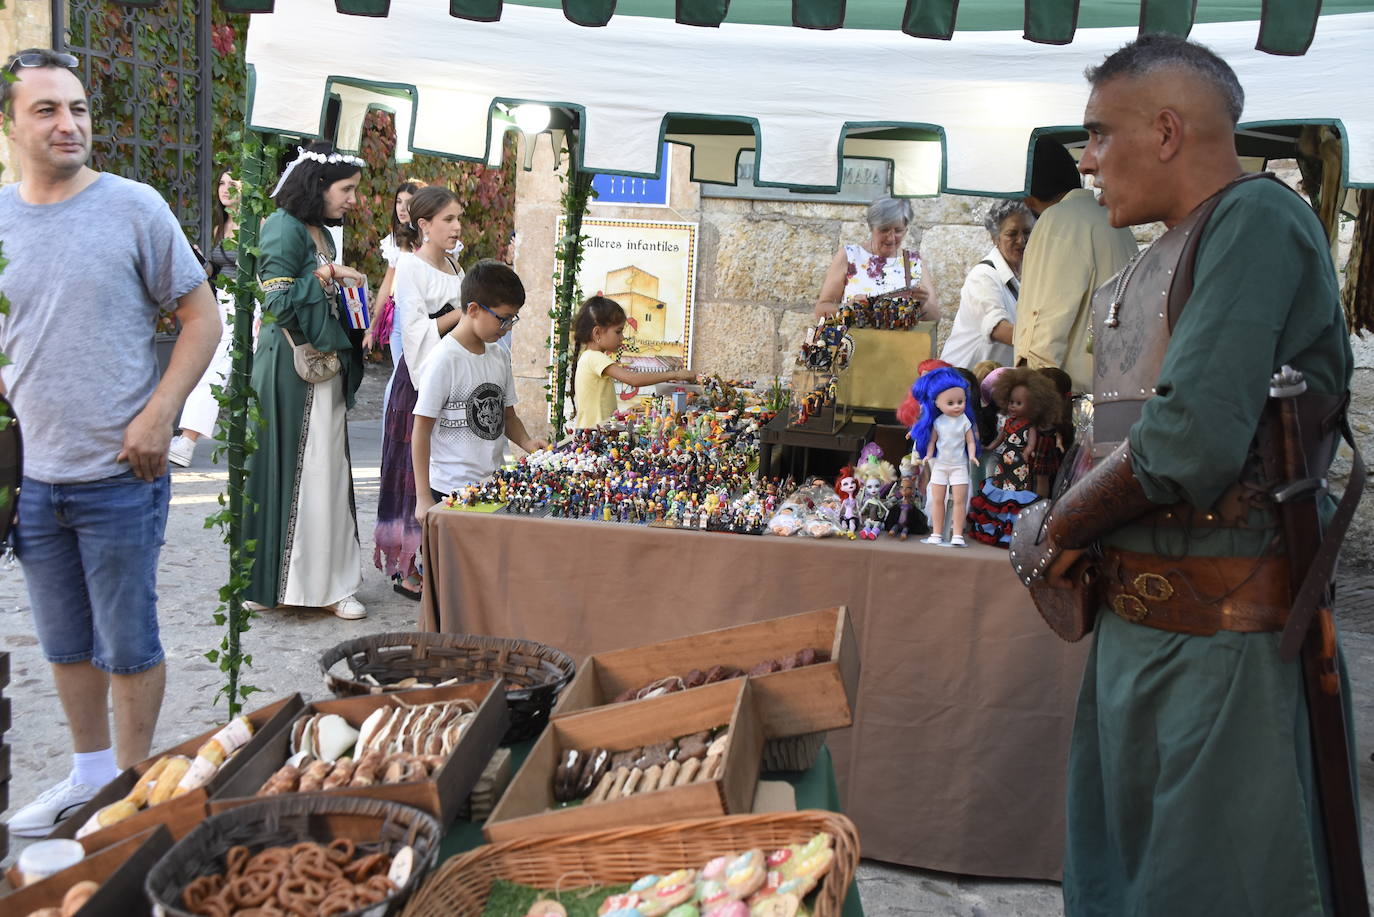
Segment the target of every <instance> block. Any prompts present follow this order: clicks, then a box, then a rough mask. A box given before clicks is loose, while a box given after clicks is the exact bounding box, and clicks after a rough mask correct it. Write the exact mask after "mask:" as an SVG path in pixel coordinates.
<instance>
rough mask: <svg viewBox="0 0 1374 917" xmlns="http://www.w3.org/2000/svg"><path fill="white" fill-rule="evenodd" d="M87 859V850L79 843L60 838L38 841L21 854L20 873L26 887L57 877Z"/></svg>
mask: <svg viewBox="0 0 1374 917" xmlns="http://www.w3.org/2000/svg"><path fill="white" fill-rule="evenodd" d="M85 858H86V848H85V847H82V846H81V844H80V842H79V841H73V840H70V839H68V838H60V839H56V840H50V841H38V842H36V843H33V844H30V845H29V846H27V847H25V848H24V850H23V852H21V853H20V854H19V872H20V874H21V875H22V876H23V877H24V884H25V885H32V884H33V883H35V882H37V881H38V880H40V879H46V878H47V877H48V876H51V875H56V874H57V873H59V872H61V871H62V870H64V869H67V868H68V867H71V866H75V865H76V864H77V863H80V862H81V861H82V860H84V859H85Z"/></svg>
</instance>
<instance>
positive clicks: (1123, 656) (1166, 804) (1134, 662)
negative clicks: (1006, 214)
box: [1064, 181, 1354, 917]
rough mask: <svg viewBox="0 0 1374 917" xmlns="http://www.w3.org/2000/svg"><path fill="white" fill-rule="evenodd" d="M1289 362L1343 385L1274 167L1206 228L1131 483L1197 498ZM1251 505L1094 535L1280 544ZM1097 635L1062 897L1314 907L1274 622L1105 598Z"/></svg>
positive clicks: (1222, 474) (1284, 915)
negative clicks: (1202, 631)
mask: <svg viewBox="0 0 1374 917" xmlns="http://www.w3.org/2000/svg"><path fill="white" fill-rule="evenodd" d="M1285 363H1287V364H1291V365H1293V366H1295V367H1297V368H1298V369H1300V370H1302V371H1303V372H1304V373H1305V374H1306V378H1307V382H1308V385H1309V387H1310V388H1311V389H1312V390H1314V391H1317V392H1321V393H1325V394H1333V393H1340V392H1343V391H1345V389H1346V388H1347V387H1348V385H1349V380H1350V375H1351V367H1352V356H1351V350H1350V341H1349V337H1348V335H1347V332H1346V324H1345V318H1344V315H1343V314H1342V311H1341V307H1340V301H1339V297H1338V295H1337V290H1336V283H1335V272H1334V269H1333V267H1332V263H1331V258H1330V255H1329V253H1328V250H1327V246H1326V239H1325V236H1324V234H1323V232H1322V230H1321V226H1320V224H1319V223H1318V221H1317V220H1316V218H1315V217H1314V216H1313V214H1312V212H1311V210H1310V209H1309V208H1308V207H1307V206H1306V205H1305V204H1303V203H1302V202H1301V201H1300V200H1299V199H1298V197H1297V196H1296V195H1294V194H1291V193H1289V192H1288V191H1286V190H1284V189H1283V188H1281V187H1279V186H1278V185H1277V184H1275V183H1273V182H1269V181H1253V182H1247V183H1245V184H1243V185H1241V186H1240V187H1238V188H1236V189H1235V190H1233V191H1232V192H1230V193H1229V194H1228V195H1227V197H1226V198H1225V199H1224V200H1223V202H1222V203H1221V204H1220V205H1219V206H1218V208H1217V210H1216V212H1215V214H1214V215H1213V216H1212V219H1211V221H1210V222H1209V223H1208V224H1207V226H1206V228H1205V230H1204V235H1203V237H1202V242H1201V245H1200V248H1199V252H1198V259H1197V279H1196V282H1195V285H1194V290H1193V295H1192V297H1191V298H1190V299H1189V301H1188V305H1187V307H1186V308H1185V309H1184V311H1183V314H1182V316H1181V318H1180V319H1179V321H1178V324H1177V325H1176V327H1175V328H1174V333H1173V337H1172V339H1171V341H1170V344H1169V348H1168V352H1167V354H1166V356H1165V360H1164V365H1163V367H1162V370H1161V372H1160V377H1159V383H1158V386H1157V388H1158V392H1159V393H1158V395H1156V396H1155V397H1153V398H1151V399H1150V400H1149V401H1147V402H1146V404H1145V407H1144V410H1143V412H1142V415H1141V418H1140V420H1139V421H1138V422H1137V423H1136V425H1135V426H1134V427H1133V428H1132V429H1131V432H1130V441H1131V449H1132V453H1133V457H1134V469H1135V473H1136V476H1137V477H1138V478H1139V479H1140V481H1141V482H1142V484H1143V485H1144V488H1145V492H1146V494H1147V495H1148V496H1149V497H1150V498H1151V499H1152V500H1154V501H1156V502H1159V503H1170V502H1174V501H1178V500H1182V501H1185V502H1187V503H1189V504H1191V505H1192V506H1194V507H1211V506H1213V505H1214V504H1215V502H1216V501H1217V499H1218V498H1219V497H1220V496H1221V494H1222V493H1223V492H1224V491H1225V490H1226V489H1227V488H1228V487H1229V486H1230V485H1231V483H1232V482H1234V481H1235V480H1237V478H1238V477H1239V474H1240V470H1241V466H1242V463H1243V462H1244V460H1245V456H1246V451H1247V448H1248V445H1249V443H1250V442H1251V439H1252V436H1253V434H1254V430H1255V428H1256V426H1257V424H1258V422H1259V419H1260V415H1261V411H1262V409H1263V407H1264V403H1265V399H1266V397H1267V396H1268V390H1269V378H1270V375H1271V374H1272V373H1273V372H1274V371H1275V370H1276V369H1278V368H1279V367H1280V366H1281V365H1283V364H1285ZM1250 522H1251V526H1252V528H1250V529H1213V530H1208V531H1202V530H1197V529H1188V528H1184V527H1174V528H1170V529H1165V528H1146V527H1144V526H1128V527H1126V528H1123V529H1121V530H1119V531H1117V532H1116V533H1114V534H1113V535H1112V536H1111V537H1110V538H1108V539H1106V541H1107V542H1108V543H1110V544H1113V545H1115V546H1117V547H1121V548H1125V549H1128V550H1132V551H1143V552H1149V553H1155V554H1161V555H1167V556H1182V555H1187V554H1192V555H1210V556H1249V557H1255V556H1259V555H1261V554H1265V553H1282V552H1283V545H1282V541H1283V539H1282V535H1281V534H1280V532H1279V530H1278V528H1277V525H1278V520H1277V517H1276V516H1275V515H1273V514H1272V513H1268V512H1267V511H1266V512H1259V511H1256V512H1254V513H1253V514H1252V518H1251V520H1250ZM1285 599H1286V596H1275V600H1276V601H1280V602H1282V601H1284V600H1285ZM1094 641H1095V642H1094V646H1093V648H1092V651H1091V654H1090V656H1089V658H1088V665H1087V671H1086V673H1085V675H1084V681H1083V688H1082V693H1081V695H1080V697H1079V703H1078V716H1077V721H1076V723H1075V726H1074V736H1073V742H1072V747H1071V753H1070V765H1069V801H1068V815H1069V840H1068V851H1067V856H1066V860H1065V867H1064V903H1065V912H1066V913H1067V914H1068V915H1070V917H1082V915H1092V917H1098V915H1100V917H1145V915H1151V917H1157V915H1169V917H1184V915H1194V914H1195V915H1207V917H1218V915H1241V914H1244V915H1274V917H1304V915H1319V914H1323V913H1329V904H1327V903H1326V900H1325V899H1326V898H1327V896H1328V894H1329V891H1328V889H1327V879H1326V877H1325V869H1326V853H1325V845H1324V842H1323V839H1322V835H1321V825H1320V816H1319V813H1318V810H1317V807H1316V806H1317V802H1316V793H1315V787H1314V782H1313V764H1312V754H1311V743H1310V735H1309V733H1308V719H1307V709H1306V701H1305V698H1304V695H1303V689H1302V683H1301V673H1300V671H1299V667H1300V666H1299V663H1296V662H1294V663H1284V662H1282V661H1281V660H1280V659H1279V654H1278V644H1279V636H1278V634H1268V633H1263V634H1241V633H1231V632H1224V631H1223V632H1221V633H1218V634H1216V635H1215V636H1212V637H1191V636H1185V635H1181V634H1174V633H1169V632H1166V631H1162V630H1155V629H1152V628H1149V627H1144V626H1142V625H1137V624H1132V623H1128V622H1127V621H1125V620H1123V619H1122V618H1119V617H1118V616H1116V615H1115V614H1113V613H1112V612H1111V611H1110V610H1108V609H1106V608H1104V609H1103V610H1102V612H1100V613H1099V615H1098V619H1097V625H1096V629H1095V636H1094ZM1343 687H1344V688H1345V702H1346V709H1347V722H1348V721H1349V704H1350V696H1349V689H1348V685H1344V684H1343ZM1350 738H1351V744H1352V747H1353V741H1354V737H1353V733H1352V734H1351V736H1350Z"/></svg>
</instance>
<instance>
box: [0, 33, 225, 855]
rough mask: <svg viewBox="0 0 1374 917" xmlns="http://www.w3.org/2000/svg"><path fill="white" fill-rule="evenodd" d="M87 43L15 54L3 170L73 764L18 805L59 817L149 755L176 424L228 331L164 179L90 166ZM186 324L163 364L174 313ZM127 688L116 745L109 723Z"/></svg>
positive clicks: (0, 330) (18, 339) (10, 272)
mask: <svg viewBox="0 0 1374 917" xmlns="http://www.w3.org/2000/svg"><path fill="white" fill-rule="evenodd" d="M76 64H77V61H76V59H75V58H73V57H71V56H70V55H67V54H58V53H56V52H53V51H48V50H30V51H21V52H19V53H18V54H15V55H13V56H11V57H10V59H9V62H8V63H7V64H6V72H7V73H8V74H11V75H12V76H13V77H14V82H0V113H2V114H3V121H4V124H5V127H6V128H7V129H8V132H9V135H10V139H11V141H12V142H13V144H14V149H15V152H16V154H17V158H18V162H19V167H20V176H19V177H20V182H19V184H17V185H10V186H7V187H5V188H3V189H0V243H2V244H3V245H4V254H5V257H6V258H7V259H8V261H9V264H8V266H7V267H6V269H5V271H4V273H3V274H0V292H3V293H4V294H5V296H6V297H8V299H9V301H10V312H9V315H7V316H3V317H0V351H3V352H4V353H5V355H6V356H7V357H8V358H9V359H10V360H11V361H12V363H11V365H9V366H6V367H4V369H3V371H0V391H3V392H4V393H5V394H6V395H7V396H8V397H9V399H10V401H11V403H12V405H13V408H14V414H15V416H16V417H17V418H18V420H19V425H20V429H21V430H22V431H23V435H24V460H25V466H24V481H23V485H22V487H21V489H20V494H19V506H18V510H19V519H18V523H17V525H16V527H15V530H14V547H15V553H16V554H17V555H18V557H19V561H20V563H21V564H22V565H23V568H24V579H25V583H26V585H27V587H28V591H29V601H30V605H31V606H32V608H33V621H34V629H35V630H36V631H37V633H38V639H39V643H40V644H41V645H42V647H43V654H44V656H45V657H46V658H47V660H48V662H50V663H51V664H52V670H53V678H54V681H55V682H56V684H57V691H58V695H59V697H60V698H61V700H62V706H63V709H64V710H65V712H66V714H67V722H68V725H69V728H70V729H71V734H72V745H73V752H74V753H73V767H72V771H71V774H70V775H69V776H68V777H67V778H66V779H65V780H63V781H61V782H60V783H58V784H57V785H55V786H53V787H51V788H50V789H49V790H47V791H46V792H44V793H43V794H42V795H41V796H39V798H38V799H37V800H35V801H34V802H32V803H30V804H29V805H27V806H25V807H24V808H22V809H20V810H19V811H18V812H16V813H15V814H14V815H13V816H12V817H11V818H10V820H9V830H10V833H12V834H17V835H20V836H26V837H41V836H43V835H46V834H47V833H48V832H49V831H51V830H52V828H53V827H54V826H55V825H56V824H57V823H58V822H60V821H61V820H62V819H63V818H65V817H67V816H68V815H70V814H71V813H72V812H73V811H75V810H76V808H78V807H79V806H80V805H82V804H84V803H85V802H86V801H87V800H88V799H90V798H91V796H93V795H94V794H95V792H96V790H98V789H99V788H100V787H101V786H103V785H104V784H105V783H107V782H108V781H109V780H111V779H113V778H114V777H115V776H117V775H118V773H119V770H120V769H121V768H125V767H129V766H131V765H132V764H134V763H135V762H137V761H139V760H141V759H143V758H145V757H147V755H148V752H149V748H150V746H151V744H152V737H153V727H154V726H155V725H156V723H157V715H158V712H159V710H160V709H161V706H162V695H163V690H164V686H165V682H166V666H165V664H164V662H163V652H162V645H161V642H160V640H159V639H158V624H157V600H156V595H155V593H154V588H155V583H156V573H157V557H158V553H159V550H160V548H161V546H162V539H163V533H164V530H165V527H166V521H167V504H168V500H169V496H170V493H169V481H168V475H167V447H168V444H169V442H170V441H171V436H172V424H173V422H174V421H175V420H176V417H177V414H178V413H179V412H180V411H181V405H182V402H184V401H185V400H186V396H187V394H188V393H189V392H190V391H191V389H192V387H193V386H194V385H195V384H196V381H197V380H198V379H199V378H200V376H201V374H202V373H203V372H204V371H205V367H206V366H207V365H208V364H209V362H210V356H211V354H212V353H213V352H214V349H215V345H216V343H217V342H218V340H219V336H220V320H219V317H218V316H217V314H216V312H215V300H214V296H213V294H212V293H211V292H210V288H209V285H208V284H207V283H206V282H205V272H204V270H203V269H202V268H201V266H200V263H199V261H198V260H197V259H196V257H195V254H194V253H193V252H192V250H191V247H190V245H189V243H188V242H187V241H186V237H185V236H184V235H183V234H182V232H181V228H180V227H179V226H178V225H177V221H176V219H175V218H174V217H173V216H172V214H171V211H169V210H168V209H167V204H166V203H165V202H164V201H163V200H162V198H161V197H159V196H158V193H157V192H156V191H154V190H153V189H152V188H149V187H148V186H146V185H142V184H139V183H137V182H132V181H128V180H126V179H123V178H120V177H119V176H117V175H111V174H109V173H101V172H96V171H94V170H92V169H91V168H89V167H88V166H87V164H86V163H87V161H88V160H89V159H90V153H91V139H90V138H91V118H90V113H89V109H88V106H87V101H86V92H85V89H84V88H83V87H82V85H81V81H80V80H79V79H77V77H76V75H75V74H74V73H73V72H72V71H71V70H70V69H69V68H71V67H74V66H76ZM163 308H171V309H172V310H173V311H174V313H175V315H176V317H177V318H178V319H179V320H180V322H181V326H182V331H181V335H180V337H179V338H178V340H177V344H176V347H175V348H174V350H173V351H172V358H171V364H170V365H169V366H168V368H167V373H166V374H165V375H164V376H163V377H162V378H161V379H160V380H159V378H158V371H157V359H156V355H155V352H154V347H153V340H154V337H153V336H154V327H155V324H156V321H157V316H158V313H159V311H160V310H161V309H163ZM110 696H112V697H113V714H114V725H115V739H116V742H117V751H118V755H117V757H116V749H115V748H112V747H111V741H110V727H109V718H110V706H111V705H110V701H109V699H108V698H109V697H110Z"/></svg>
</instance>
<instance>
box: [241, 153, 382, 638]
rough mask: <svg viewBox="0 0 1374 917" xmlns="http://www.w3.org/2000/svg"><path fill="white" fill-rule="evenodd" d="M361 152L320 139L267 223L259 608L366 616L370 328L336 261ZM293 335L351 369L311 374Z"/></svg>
mask: <svg viewBox="0 0 1374 917" xmlns="http://www.w3.org/2000/svg"><path fill="white" fill-rule="evenodd" d="M362 164H363V163H362V160H361V159H358V158H357V157H354V156H347V155H344V154H341V153H337V152H335V151H334V148H333V147H332V146H330V145H329V144H327V143H314V144H311V146H310V147H309V148H308V149H305V150H302V151H301V153H300V156H299V157H298V158H297V159H296V160H295V161H294V162H292V163H291V165H289V166H287V169H286V172H285V173H283V175H282V180H281V181H280V182H279V183H278V185H277V188H276V190H275V191H274V192H273V196H274V197H275V198H276V201H277V205H278V207H279V208H280V209H278V210H277V212H275V213H273V214H272V215H271V216H270V217H268V218H267V219H266V220H265V221H264V222H263V225H262V234H261V238H260V243H259V244H260V246H261V248H262V255H261V260H260V262H259V265H258V278H259V280H260V281H261V283H262V286H263V291H264V293H265V294H266V302H265V303H264V311H265V312H266V313H268V314H270V315H271V316H272V319H273V321H272V322H270V323H269V322H266V321H264V324H263V326H262V330H261V332H260V333H259V337H258V349H257V353H256V355H255V356H254V359H253V388H254V389H255V390H256V391H257V393H258V399H259V405H260V408H261V411H262V421H263V422H262V426H261V427H259V428H258V448H257V451H256V452H254V453H253V454H252V456H250V457H249V459H248V496H249V498H250V500H249V509H248V519H247V526H246V530H247V534H248V538H250V539H252V540H253V541H254V542H256V548H255V551H254V558H253V576H252V581H251V583H250V585H249V588H248V590H247V594H246V597H247V599H249V600H250V602H251V604H253V605H254V606H258V607H272V606H276V605H299V606H308V607H315V608H324V609H327V610H329V611H332V612H333V613H334V614H335V615H337V616H339V617H340V618H362V617H365V616H366V615H367V610H366V609H365V608H364V607H363V605H362V603H361V602H359V601H358V599H357V598H356V597H355V593H356V592H357V590H358V587H359V586H361V585H362V563H361V552H360V550H359V545H358V522H357V515H356V511H355V507H354V502H353V474H352V467H351V462H350V460H349V455H348V432H347V428H346V426H345V423H344V416H345V412H346V410H347V409H348V408H349V407H352V406H353V397H354V394H355V393H356V392H357V390H358V384H359V383H360V382H361V381H362V372H363V364H362V352H361V350H360V348H359V346H358V345H359V344H360V342H361V337H362V332H353V331H351V330H350V329H349V327H348V324H347V319H346V317H345V316H343V315H342V314H341V312H340V307H339V300H338V295H337V291H338V286H337V285H338V284H340V283H362V282H364V280H365V278H364V277H363V275H362V274H360V273H358V272H357V271H355V270H353V269H352V268H349V267H345V266H344V265H342V264H336V263H335V261H334V259H335V257H336V252H335V249H334V242H333V239H332V238H331V236H330V234H329V232H328V231H327V230H326V229H325V226H327V225H334V226H337V225H339V223H340V222H341V221H342V220H343V217H344V215H345V214H346V213H348V211H349V210H351V209H352V208H353V206H354V204H355V202H356V192H357V188H358V180H359V177H360V175H361V171H362ZM293 344H294V345H295V346H298V347H299V346H306V345H308V346H310V347H314V348H315V349H317V350H320V351H325V352H332V353H334V354H336V355H337V356H338V360H339V363H340V364H341V365H342V369H341V371H340V372H338V374H336V375H334V376H332V377H331V378H329V379H325V380H324V381H322V382H314V383H311V382H306V381H305V380H304V379H302V378H301V376H300V375H299V373H298V372H297V370H296V368H295V364H294V362H293Z"/></svg>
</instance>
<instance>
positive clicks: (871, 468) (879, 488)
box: [854, 455, 897, 541]
mask: <svg viewBox="0 0 1374 917" xmlns="http://www.w3.org/2000/svg"><path fill="white" fill-rule="evenodd" d="M854 477H856V478H858V479H859V480H860V481H862V482H863V488H864V489H863V501H862V502H861V503H860V504H859V517H860V518H861V519H863V531H862V532H861V533H860V535H859V537H860V538H862V539H864V540H865V541H877V540H878V536H879V535H880V534H882V531H883V523H884V522H885V521H886V520H887V506H888V504H887V501H886V500H884V499H883V491H884V490H885V489H886V488H887V485H889V484H891V483H892V481H893V480H894V479H895V478H896V477H897V472H896V471H895V470H894V469H893V467H892V464H891V463H890V462H885V461H883V460H882V459H881V458H879V457H878V456H877V455H869V456H867V457H866V458H865V459H864V460H863V461H862V462H860V463H859V467H858V468H857V469H856V470H855V472H854Z"/></svg>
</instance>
